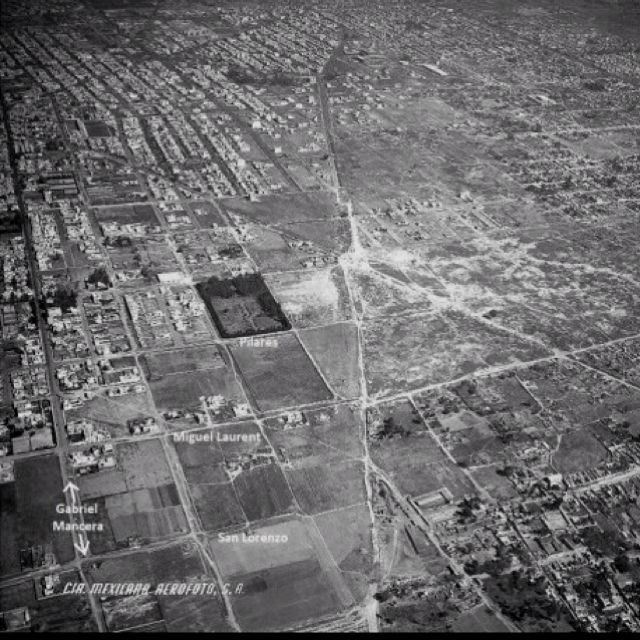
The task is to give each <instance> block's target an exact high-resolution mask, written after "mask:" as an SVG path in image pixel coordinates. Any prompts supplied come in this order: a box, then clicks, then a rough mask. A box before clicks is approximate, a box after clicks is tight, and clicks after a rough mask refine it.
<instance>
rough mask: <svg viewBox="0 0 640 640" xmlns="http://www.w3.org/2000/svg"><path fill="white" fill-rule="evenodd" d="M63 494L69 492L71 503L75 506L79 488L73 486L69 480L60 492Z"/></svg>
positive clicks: (75, 485)
mask: <svg viewBox="0 0 640 640" xmlns="http://www.w3.org/2000/svg"><path fill="white" fill-rule="evenodd" d="M62 491H63V493H67V491H70V492H71V501H72V502H73V503H74V504H75V502H76V498H77V497H78V493H80V487H79V486H78V485H77V484H74V483H73V482H71V480H69V482H67V484H66V486H65V488H64V489H63V490H62Z"/></svg>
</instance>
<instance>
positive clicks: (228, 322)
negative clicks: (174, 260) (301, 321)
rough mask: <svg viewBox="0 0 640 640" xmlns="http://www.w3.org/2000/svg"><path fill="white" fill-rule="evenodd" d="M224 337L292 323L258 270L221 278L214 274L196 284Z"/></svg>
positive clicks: (261, 331) (273, 328)
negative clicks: (224, 278)
mask: <svg viewBox="0 0 640 640" xmlns="http://www.w3.org/2000/svg"><path fill="white" fill-rule="evenodd" d="M196 289H197V290H198V293H199V294H200V296H201V297H202V299H203V300H204V302H205V304H206V306H207V310H208V311H209V314H210V315H211V318H212V319H213V322H214V323H215V325H216V328H217V329H218V331H219V332H220V335H221V336H222V337H223V338H238V337H243V336H254V335H258V334H261V333H273V332H275V331H285V330H287V329H290V328H291V324H290V323H289V321H288V320H287V317H286V316H285V315H284V313H283V311H282V309H281V308H280V305H279V304H278V302H276V300H275V299H274V297H273V295H272V294H271V291H269V288H268V287H267V285H266V284H265V282H264V280H263V278H262V276H261V275H260V274H259V273H251V274H243V275H239V276H236V277H235V278H229V279H226V280H222V279H220V278H217V277H215V276H213V277H211V278H209V279H208V280H205V281H204V282H200V283H198V284H197V285H196Z"/></svg>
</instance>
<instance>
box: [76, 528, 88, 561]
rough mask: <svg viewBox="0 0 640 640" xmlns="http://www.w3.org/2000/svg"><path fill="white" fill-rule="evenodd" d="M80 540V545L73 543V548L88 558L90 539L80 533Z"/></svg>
mask: <svg viewBox="0 0 640 640" xmlns="http://www.w3.org/2000/svg"><path fill="white" fill-rule="evenodd" d="M78 540H79V541H80V543H79V544H78V543H76V542H74V543H73V546H74V547H75V548H76V549H77V550H78V551H79V552H80V553H81V554H82V555H83V556H86V555H87V554H88V553H89V544H90V543H89V538H86V539H85V538H84V536H83V535H82V534H81V533H79V534H78Z"/></svg>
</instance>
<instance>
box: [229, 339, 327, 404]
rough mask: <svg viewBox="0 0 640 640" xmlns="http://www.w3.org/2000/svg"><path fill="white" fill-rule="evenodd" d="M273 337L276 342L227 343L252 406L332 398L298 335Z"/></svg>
mask: <svg viewBox="0 0 640 640" xmlns="http://www.w3.org/2000/svg"><path fill="white" fill-rule="evenodd" d="M273 340H275V346H264V347H263V346H259V344H258V345H256V346H254V345H253V344H251V343H248V344H243V343H242V342H234V343H232V344H231V345H230V350H231V353H232V355H233V358H234V360H235V362H236V364H237V366H238V369H239V370H240V373H241V374H242V377H243V379H244V381H245V384H246V387H247V391H248V395H249V399H250V400H251V402H252V403H253V405H254V406H255V408H256V409H258V410H259V411H269V410H272V409H284V408H286V407H292V406H296V405H301V404H312V403H314V402H320V401H323V400H331V399H332V397H333V396H332V394H331V392H330V391H329V389H328V388H327V386H326V384H325V382H324V381H323V379H322V377H321V376H320V374H319V373H318V371H317V370H316V368H315V366H314V365H313V363H312V362H311V360H310V359H309V356H308V355H307V353H306V352H305V350H304V348H303V347H302V345H301V344H300V342H299V340H298V339H297V337H296V336H295V335H293V334H291V333H283V334H281V335H278V336H277V337H274V338H273Z"/></svg>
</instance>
